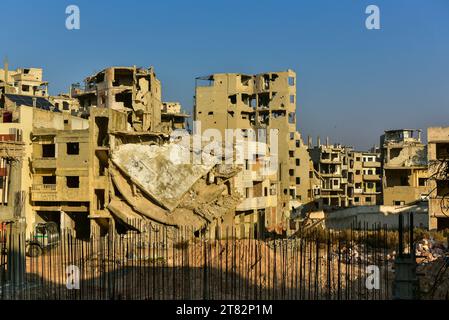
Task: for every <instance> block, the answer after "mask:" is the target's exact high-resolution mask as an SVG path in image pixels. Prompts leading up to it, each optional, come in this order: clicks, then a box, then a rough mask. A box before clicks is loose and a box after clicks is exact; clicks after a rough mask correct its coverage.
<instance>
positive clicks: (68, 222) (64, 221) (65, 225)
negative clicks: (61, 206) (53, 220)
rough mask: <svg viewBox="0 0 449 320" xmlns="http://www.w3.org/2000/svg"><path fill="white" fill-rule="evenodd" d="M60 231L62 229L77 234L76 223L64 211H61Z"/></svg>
mask: <svg viewBox="0 0 449 320" xmlns="http://www.w3.org/2000/svg"><path fill="white" fill-rule="evenodd" d="M60 229H61V231H63V230H67V229H68V230H69V231H73V232H75V221H74V220H73V219H72V218H71V217H70V216H69V215H68V214H67V213H65V212H64V211H61V226H60ZM75 236H76V235H75Z"/></svg>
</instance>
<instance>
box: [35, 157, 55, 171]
mask: <svg viewBox="0 0 449 320" xmlns="http://www.w3.org/2000/svg"><path fill="white" fill-rule="evenodd" d="M32 166H33V168H37V169H56V158H35V159H33V161H32Z"/></svg>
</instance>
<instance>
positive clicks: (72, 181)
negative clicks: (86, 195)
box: [66, 176, 80, 189]
mask: <svg viewBox="0 0 449 320" xmlns="http://www.w3.org/2000/svg"><path fill="white" fill-rule="evenodd" d="M66 184H67V188H70V189H77V188H79V187H80V177H78V176H67V177H66Z"/></svg>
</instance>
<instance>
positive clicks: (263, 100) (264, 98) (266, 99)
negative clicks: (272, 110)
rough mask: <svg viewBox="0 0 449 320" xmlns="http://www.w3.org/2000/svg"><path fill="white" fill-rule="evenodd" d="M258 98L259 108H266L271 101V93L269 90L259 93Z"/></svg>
mask: <svg viewBox="0 0 449 320" xmlns="http://www.w3.org/2000/svg"><path fill="white" fill-rule="evenodd" d="M258 100H259V108H261V109H266V108H268V105H269V103H270V94H269V93H268V92H267V93H259V94H258Z"/></svg>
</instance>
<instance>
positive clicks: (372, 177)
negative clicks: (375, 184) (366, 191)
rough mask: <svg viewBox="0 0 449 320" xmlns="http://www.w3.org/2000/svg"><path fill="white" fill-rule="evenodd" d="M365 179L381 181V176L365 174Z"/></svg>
mask: <svg viewBox="0 0 449 320" xmlns="http://www.w3.org/2000/svg"><path fill="white" fill-rule="evenodd" d="M363 180H365V181H380V176H379V175H376V174H364V175H363Z"/></svg>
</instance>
